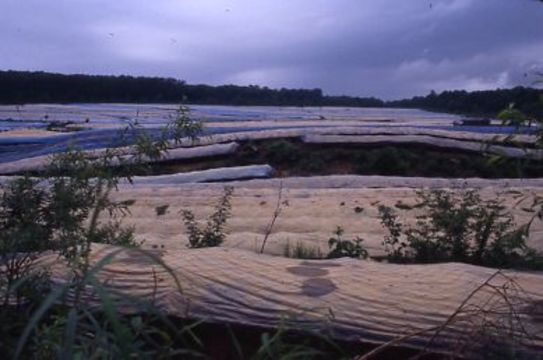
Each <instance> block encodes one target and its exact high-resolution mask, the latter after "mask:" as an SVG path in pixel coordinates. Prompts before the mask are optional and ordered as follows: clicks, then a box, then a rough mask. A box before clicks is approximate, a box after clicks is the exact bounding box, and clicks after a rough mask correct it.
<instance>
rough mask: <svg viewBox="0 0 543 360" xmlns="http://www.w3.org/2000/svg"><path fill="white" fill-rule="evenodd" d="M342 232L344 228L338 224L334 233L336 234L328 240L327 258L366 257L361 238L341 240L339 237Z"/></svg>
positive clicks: (366, 252) (366, 253)
mask: <svg viewBox="0 0 543 360" xmlns="http://www.w3.org/2000/svg"><path fill="white" fill-rule="evenodd" d="M343 233H344V230H343V229H342V228H341V227H340V226H338V227H337V229H336V231H335V233H334V234H335V235H336V236H335V237H332V238H330V240H328V246H329V247H330V252H329V253H328V255H327V256H326V257H327V258H328V259H336V258H341V257H351V258H356V259H366V258H367V257H368V251H367V250H366V248H365V247H364V246H363V245H362V242H363V240H362V239H361V238H358V237H357V238H355V239H354V240H343V239H342V238H341V236H342V235H343Z"/></svg>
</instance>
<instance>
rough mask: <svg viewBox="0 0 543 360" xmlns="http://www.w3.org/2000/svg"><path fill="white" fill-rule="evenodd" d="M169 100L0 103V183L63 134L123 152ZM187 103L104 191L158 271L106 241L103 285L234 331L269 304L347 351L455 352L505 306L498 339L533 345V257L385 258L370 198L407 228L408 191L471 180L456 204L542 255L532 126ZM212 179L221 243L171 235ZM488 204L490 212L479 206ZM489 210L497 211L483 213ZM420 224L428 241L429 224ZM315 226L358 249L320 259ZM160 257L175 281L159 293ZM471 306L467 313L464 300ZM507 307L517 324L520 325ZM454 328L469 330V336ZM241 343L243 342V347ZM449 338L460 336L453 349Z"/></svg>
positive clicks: (167, 280) (263, 322) (84, 145)
mask: <svg viewBox="0 0 543 360" xmlns="http://www.w3.org/2000/svg"><path fill="white" fill-rule="evenodd" d="M175 109H176V107H175V106H174V105H126V104H72V105H26V106H20V107H18V106H0V124H1V126H2V127H3V130H4V131H3V132H1V133H0V175H2V176H0V182H1V183H2V184H8V183H9V182H10V181H12V180H13V179H14V178H16V177H17V176H20V175H22V174H25V173H28V174H31V175H32V176H33V177H37V178H39V177H40V176H43V175H44V171H45V169H47V167H48V165H50V163H51V155H52V154H55V153H62V152H65V151H67V150H69V149H71V148H72V147H77V148H80V149H81V150H84V151H85V153H84V154H85V155H86V156H88V157H89V158H91V159H92V158H96V159H100V156H102V155H103V154H104V153H105V149H106V148H111V147H117V148H118V149H119V150H121V151H122V156H130V154H132V152H133V151H134V149H135V147H134V146H133V145H134V144H136V145H137V141H138V133H143V132H145V133H147V134H150V136H151V138H154V139H156V138H158V137H159V136H160V129H161V127H162V126H164V124H166V123H167V122H168V120H169V119H171V118H172V117H175V116H176V115H175V114H176V113H175ZM190 117H191V118H192V119H197V120H201V121H202V123H203V125H204V130H203V133H202V134H199V136H198V139H196V140H193V141H189V140H188V139H185V140H184V142H181V143H180V144H177V145H175V146H172V147H171V148H170V149H169V151H168V152H166V155H165V157H164V158H162V159H160V158H156V159H154V158H152V157H144V158H143V160H144V162H145V163H147V164H148V165H149V166H147V167H144V168H141V169H138V170H137V171H136V172H135V173H132V174H131V175H133V177H131V178H130V181H127V180H122V181H121V182H120V183H119V185H118V187H117V188H115V190H114V191H111V194H110V199H111V201H113V202H115V203H122V204H129V206H128V211H127V212H126V213H125V214H124V216H123V217H122V223H123V225H126V226H129V227H131V228H133V231H134V237H135V240H136V241H137V242H138V243H140V242H142V245H141V248H142V249H143V250H144V251H148V252H150V253H151V254H153V256H156V257H157V258H159V259H160V260H161V261H162V262H164V264H166V265H167V266H169V268H168V269H171V270H168V271H165V270H164V269H161V268H160V266H157V264H156V263H154V264H153V262H152V261H151V262H149V258H148V257H146V256H145V255H142V253H140V252H138V251H135V250H129V251H126V252H123V253H121V254H117V255H118V256H116V257H115V258H114V259H112V261H111V263H108V264H107V265H106V266H105V267H104V271H103V272H102V273H100V275H99V277H100V279H101V280H104V283H105V284H107V287H109V288H111V289H112V291H120V292H121V293H126V294H130V295H131V296H136V297H138V298H140V299H141V298H144V299H147V298H152V299H153V303H154V304H155V305H157V307H158V308H160V309H161V311H164V312H165V313H166V314H167V315H169V316H173V317H175V318H176V319H180V318H181V319H185V320H186V319H202V320H204V321H205V322H206V323H207V324H211V325H209V326H211V327H212V328H213V329H212V330H209V331H211V332H213V331H218V332H221V330H217V329H216V328H214V326H219V327H220V326H222V325H225V324H226V325H232V326H233V327H234V328H235V329H237V330H236V331H235V332H236V334H237V335H239V336H242V335H243V334H244V331H248V332H251V330H246V329H252V328H253V327H256V328H258V329H260V330H258V331H257V332H263V331H265V330H266V329H272V330H273V329H277V328H281V326H282V325H284V323H283V322H284V321H285V319H286V322H287V324H288V327H289V329H294V330H295V331H301V330H304V331H305V330H309V332H310V333H311V334H313V335H315V333H318V334H320V335H322V334H324V333H326V334H327V336H330V338H331V339H333V340H334V341H338V343H342V344H345V347H346V348H348V349H349V351H351V349H353V348H354V349H355V350H353V352H352V353H351V355H352V354H358V353H359V351H360V349H359V350H358V351H357V346H358V345H357V344H358V343H363V344H364V346H363V348H364V349H365V351H366V350H368V349H371V348H375V347H376V346H378V345H379V344H387V343H388V342H393V343H392V344H391V345H390V347H391V348H393V347H400V349H401V351H403V352H402V354H407V353H409V352H410V351H415V350H425V351H426V350H428V351H429V352H437V353H440V352H443V353H447V354H451V353H453V354H455V356H463V355H466V354H467V355H469V356H472V355H474V354H479V352H480V351H482V349H484V348H485V346H487V345H488V344H490V343H488V344H487V343H486V342H485V341H484V340H483V338H485V337H486V336H487V335H489V333H488V332H485V333H484V334H482V333H479V331H482V329H480V328H479V327H481V326H486V325H487V322H488V323H492V324H493V325H496V324H498V323H499V324H501V323H502V322H503V321H505V320H504V319H505V318H507V319H508V320H511V323H510V324H509V325H508V326H509V327H507V328H506V329H505V330H504V331H509V335H510V336H509V339H511V338H514V339H517V338H522V337H523V336H524V335H526V334H527V333H528V332H529V333H530V334H535V335H534V337H533V338H531V339H530V343H529V344H522V345H523V347H522V351H525V352H526V354H528V355H530V356H532V355H533V354H537V352H538V351H541V349H543V339H541V337H540V334H541V330H542V329H541V316H542V312H541V303H542V301H543V300H542V299H543V285H542V284H543V275H542V273H541V268H537V267H530V268H529V269H530V270H531V271H526V270H527V269H528V264H524V262H523V261H524V260H526V259H520V260H519V259H518V256H517V255H515V254H513V255H511V254H510V253H508V256H513V257H515V262H514V264H521V265H520V266H516V265H514V266H509V265H510V264H513V262H510V263H509V262H507V261H510V260H511V259H510V258H506V259H505V260H507V261H506V262H504V263H503V264H509V265H507V266H503V267H512V268H514V269H512V270H506V271H504V272H503V273H502V272H499V273H496V271H497V269H498V268H501V267H502V266H496V269H493V268H491V266H490V264H491V263H490V262H487V263H481V262H479V263H477V262H476V261H474V260H472V258H471V257H470V258H469V259H468V256H466V257H465V260H466V261H460V260H459V259H460V257H458V258H453V259H452V260H451V259H448V260H447V261H445V262H446V263H445V264H443V263H441V262H442V261H437V260H435V259H434V260H430V261H426V263H425V264H416V265H415V264H402V261H403V262H404V263H405V262H408V263H412V262H416V261H413V259H408V258H407V257H406V258H403V259H402V261H399V262H400V264H391V262H395V260H394V258H393V257H391V256H390V248H389V247H390V245H391V244H392V243H391V242H388V243H387V241H386V239H387V236H390V233H389V231H390V227H389V228H387V227H386V226H384V224H385V220H384V217H383V209H384V207H386V208H388V209H392V210H393V211H394V213H396V214H397V215H398V217H399V218H400V219H401V220H402V222H403V224H404V225H405V226H413V227H415V226H417V222H418V221H420V220H421V219H423V218H424V215H425V214H427V211H430V210H432V209H433V210H435V209H434V208H431V207H430V206H429V205H428V204H429V203H431V199H432V198H431V197H430V198H426V200H425V201H426V202H423V201H422V200H421V199H423V197H421V195H417V192H416V191H417V190H421V189H422V190H424V191H426V196H440V195H435V194H441V193H440V191H444V193H445V194H449V193H450V194H460V195H452V196H459V197H458V198H454V200H455V201H456V200H458V199H460V200H462V199H464V200H462V201H467V200H465V199H466V198H467V197H466V198H461V196H468V195H465V194H467V193H469V192H470V191H473V193H474V194H477V196H480V198H477V200H476V201H475V203H471V205H470V206H471V207H474V206H475V207H476V206H477V205H479V204H483V205H482V206H481V207H480V208H477V209H478V211H480V212H477V213H476V214H475V213H473V214H475V215H474V216H482V217H481V218H477V219H479V220H480V219H484V220H485V221H487V220H488V219H491V220H488V221H491V222H490V224H494V222H496V221H498V222H497V223H496V227H495V228H496V229H498V228H499V229H501V230H492V231H497V232H498V231H503V232H505V231H506V230H508V229H510V228H511V229H512V228H513V226H517V225H518V226H521V225H524V224H527V223H530V224H531V226H530V229H529V233H528V235H527V236H526V237H524V238H522V241H523V243H522V246H518V247H514V250H515V251H524V250H526V249H531V250H533V251H534V252H535V253H540V252H542V251H543V222H542V221H540V220H539V219H537V214H538V211H540V208H539V207H540V206H541V205H540V204H541V199H542V198H543V163H542V161H543V154H542V153H541V150H540V149H538V148H537V145H536V139H535V136H532V135H529V134H520V135H515V140H514V141H512V140H511V139H510V138H508V137H507V136H508V135H509V134H510V133H511V132H512V131H513V130H514V129H513V128H511V127H506V126H500V125H499V124H498V122H494V124H493V125H491V126H488V127H485V126H456V125H454V122H455V121H458V120H460V117H458V116H455V115H448V114H438V113H430V112H425V111H420V110H404V109H355V108H280V107H227V106H190ZM130 124H131V126H132V127H130V128H129V130H130V131H128V132H126V133H125V135H124V136H122V137H121V136H120V135H119V134H120V132H121V131H122V129H124V128H126V127H127V126H128V125H130ZM524 130H525V131H524V132H529V131H531V130H532V129H530V128H528V129H524ZM126 134H128V135H126ZM170 145H171V144H170ZM136 148H137V147H136ZM112 166H114V167H115V171H114V173H115V174H116V176H117V175H123V174H126V173H125V171H126V169H125V168H124V167H123V166H120V162H119V163H113V165H112ZM63 175H69V174H63ZM228 188H232V195H231V198H228V205H231V210H230V208H228V211H226V212H225V214H227V215H224V218H225V223H224V224H223V225H224V226H223V227H221V228H220V233H221V234H220V235H221V236H222V235H224V236H225V238H224V242H222V243H220V246H219V247H213V248H206V249H190V248H188V247H189V245H191V236H193V234H194V233H193V232H191V230H190V226H189V225H190V222H188V221H187V215H186V214H187V211H188V212H189V213H190V214H191V215H192V216H193V220H194V221H195V223H196V224H197V226H204V225H205V224H206V222H207V223H208V224H209V223H210V222H213V221H215V220H209V219H210V215H212V214H213V213H214V212H215V211H217V208H218V207H220V206H221V205H220V204H221V198H222V199H224V197H225V196H226V195H225V189H228ZM226 191H227V190H226ZM428 194H434V195H428ZM428 199H430V200H428ZM441 200H443V199H441ZM223 201H224V200H223ZM470 201H471V200H470ZM453 205H454V206H452V207H449V208H445V209H441V211H451V210H454V209H456V208H455V206H456V205H457V203H454V202H453ZM453 208H454V209H453ZM492 209H497V211H498V212H497V213H496V214H498V215H496V216H495V217H484V216H485V215H484V214H486V213H484V211H490V210H492ZM464 210H465V209H464ZM183 211H185V212H183ZM481 212H483V213H484V214H483V215H481ZM451 214H452V213H450V214H449V215H447V216H452V215H451ZM473 214H472V215H473ZM492 216H494V215H492ZM112 219H113V220H116V219H117V218H114V217H112V215H111V214H110V213H108V212H105V211H104V212H102V214H101V216H100V219H99V221H100V222H103V223H105V222H107V221H110V220H112ZM501 219H508V220H507V221H509V220H510V222H507V221H505V220H504V222H503V223H499V221H501ZM434 225H435V224H434V223H432V226H434ZM470 226H471V225H470ZM500 226H503V229H502V228H500ZM492 229H494V228H492ZM419 230H420V229H419ZM438 230H439V229H438ZM425 231H427V232H426V233H424V234H426V235H428V234H429V235H428V236H430V235H431V236H435V237H436V238H439V236H440V235H439V234H440V231H441V230H439V231H437V230H436V231H434V232H432V230H428V229H427V228H426V230H425ZM445 231H447V229H445ZM474 231H476V230H474ZM489 231H490V230H489ZM481 233H483V232H482V231H481V232H478V233H477V234H481ZM406 234H407V237H406V238H407V239H409V233H406ZM411 234H413V233H411ZM200 235H201V234H200ZM215 235H217V234H215ZM502 235H503V234H502ZM477 236H478V235H477ZM330 239H335V240H338V241H336V242H335V244H336V246H337V244H344V245H345V246H347V247H349V246H351V245H353V244H355V243H357V244H359V245H360V244H362V245H361V246H363V249H364V251H365V252H367V255H368V256H367V258H366V256H362V255H360V254H363V252H359V253H357V254H358V255H357V256H347V257H344V256H338V258H334V257H333V256H330V254H332V253H333V250H334V249H333V246H334V241H331V240H330ZM357 239H359V240H362V241H359V242H357V241H358V240H357ZM343 240H347V243H343V242H342V241H343ZM498 240H501V238H496V241H498ZM405 241H407V240H405ZM524 242H525V244H524ZM396 245H397V244H396ZM353 246H354V245H353ZM397 246H399V245H397ZM349 249H350V248H349ZM358 249H360V248H358ZM336 250H337V249H336ZM351 250H352V249H351ZM498 250H501V249H498ZM114 252H115V248H112V247H110V246H108V245H103V244H93V246H92V263H99V262H100V259H102V258H104V256H105V257H107V254H111V253H114ZM468 252H469V251H468ZM350 254H351V255H352V253H350ZM523 254H524V253H523ZM530 254H531V253H530ZM469 255H470V256H471V253H470V254H469ZM327 256H328V257H329V258H327V259H325V258H326V257H327ZM521 257H522V256H521ZM364 258H365V259H364ZM396 260H397V259H396ZM40 261H41V264H49V265H50V266H51V269H52V274H53V277H54V279H55V281H57V282H60V283H62V282H63V281H67V280H66V279H65V277H66V275H65V273H66V264H65V263H62V262H58V261H56V258H55V257H54V256H51V255H46V256H45V257H43V259H42V260H40ZM396 262H398V261H396ZM438 263H439V264H438ZM537 264H539V263H537ZM481 265H485V266H481ZM529 265H530V266H532V265H531V264H529ZM534 266H535V265H534ZM534 269H535V270H534ZM171 272H173V273H174V274H175V275H177V276H178V278H179V279H180V283H181V287H183V288H184V289H185V291H184V292H182V293H179V292H177V291H176V289H175V287H176V282H175V281H173V280H172V279H171V275H172V274H171ZM481 289H482V290H481ZM496 289H498V290H499V291H502V289H506V290H503V291H505V293H503V292H499V294H500V296H501V295H504V294H505V295H504V296H501V297H500V296H496V292H493V290H496ZM479 290H480V291H479ZM513 290H514V293H511V291H513ZM507 291H510V292H509V293H508V292H507ZM521 293H522V294H524V293H527V294H529V297H528V298H524V297H523V296H520V295H519V294H521ZM509 296H511V297H512V298H514V300H515V301H514V302H513V303H510V302H509V300H510V299H509ZM90 297H91V298H92V296H90ZM504 304H505V305H504ZM121 307H122V306H121ZM468 307H469V309H468ZM475 308H478V309H479V310H480V312H476V315H474V310H473V309H475ZM128 309H129V306H127V307H126V309H125V310H126V311H127V312H128V313H130V311H129V310H128ZM464 312H465V313H464ZM481 313H484V319H480V318H479V317H480V315H481ZM459 314H461V315H462V316H460V315H459ZM517 317H518V318H517ZM507 319H506V320H507ZM453 320H454V321H453ZM521 320H522V321H521ZM517 321H519V323H518V324H517V323H516V322H517ZM513 322H514V324H513ZM520 322H522V326H526V327H522V331H521V330H519V329H520V326H521V323H520ZM213 324H215V325H213ZM217 324H220V325H217ZM440 324H442V325H440ZM440 326H441V327H440ZM244 329H245V330H244ZM436 329H439V330H436ZM501 330H503V329H501V328H500V331H501ZM470 331H473V332H474V333H476V336H475V335H473V333H472V334H471V335H470V333H469V332H470ZM409 334H412V335H411V336H408V337H406V338H405V339H403V337H405V336H406V335H409ZM494 335H495V334H494ZM501 335H502V334H501V333H500V336H501ZM206 336H209V334H208V335H205V333H204V335H203V338H204V340H206ZM470 336H472V339H471V340H473V338H475V337H477V340H476V341H474V342H475V343H476V346H475V345H474V344H473V343H471V342H470V341H468V340H470V339H469V338H470ZM219 338H220V341H221V342H224V341H226V340H225V339H224V336H223V337H221V336H219ZM495 340H496V339H495V338H493V341H495ZM207 341H209V339H207ZM254 341H257V340H255V339H254V338H252V339H251V340H248V343H247V344H242V348H243V349H244V350H247V351H248V349H250V348H252V346H253V344H252V342H254ZM396 342H397V343H396ZM468 343H469V344H468ZM524 345H526V346H524ZM221 346H226V347H228V345H224V344H223V345H221ZM488 346H491V345H488ZM515 346H516V344H515ZM458 347H462V349H464V350H465V349H469V350H466V352H465V353H463V352H459V351H458V352H455V351H457V348H458ZM519 348H520V347H519ZM493 349H494V348H493ZM498 350H500V351H501V350H503V349H501V348H499V349H498ZM390 351H392V350H390ZM394 351H396V350H394ZM388 354H389V356H392V355H390V354H393V353H388ZM534 356H535V355H534ZM227 357H228V355H224V358H227Z"/></svg>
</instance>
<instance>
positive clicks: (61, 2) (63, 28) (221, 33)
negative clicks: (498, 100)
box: [0, 0, 543, 99]
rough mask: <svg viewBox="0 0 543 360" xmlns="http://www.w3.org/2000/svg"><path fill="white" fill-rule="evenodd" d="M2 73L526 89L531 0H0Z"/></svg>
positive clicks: (540, 24)
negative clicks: (519, 87) (36, 72)
mask: <svg viewBox="0 0 543 360" xmlns="http://www.w3.org/2000/svg"><path fill="white" fill-rule="evenodd" d="M0 70H41V71H51V72H60V73H84V74H103V75H120V74H127V75H138V76H139V75H143V76H164V77H174V78H178V79H182V80H185V81H187V82H188V83H191V84H196V83H204V84H210V85H222V84H238V85H250V84H252V85H261V86H268V87H273V88H280V87H288V88H321V89H323V91H324V92H325V94H330V95H343V94H345V95H352V96H376V97H380V98H383V99H398V98H405V97H411V96H415V95H426V94H428V93H429V92H430V91H431V90H435V91H437V92H440V91H443V90H452V89H465V90H482V89H494V88H505V87H512V86H517V85H525V86H526V85H531V84H533V81H534V80H535V79H536V76H535V73H536V72H538V71H543V2H540V1H536V0H288V1H287V0H152V1H151V0H52V1H51V0H0Z"/></svg>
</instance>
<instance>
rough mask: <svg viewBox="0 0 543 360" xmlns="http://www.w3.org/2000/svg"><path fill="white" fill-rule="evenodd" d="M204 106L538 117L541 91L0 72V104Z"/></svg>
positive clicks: (541, 108) (542, 100) (542, 108)
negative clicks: (347, 92)
mask: <svg viewBox="0 0 543 360" xmlns="http://www.w3.org/2000/svg"><path fill="white" fill-rule="evenodd" d="M182 99H185V101H186V102H187V103H190V104H203V105H262V106H268V105H275V106H353V107H403V108H420V109H426V110H433V111H442V112H451V113H460V114H468V115H481V116H495V115H496V114H497V113H498V112H499V111H501V110H503V109H505V108H507V107H508V106H509V105H510V104H514V105H515V107H516V108H517V109H519V110H520V111H522V112H523V113H525V114H527V115H528V116H532V117H537V118H542V117H543V90H541V89H535V88H529V87H515V88H512V89H497V90H487V91H474V92H467V91H465V90H454V91H443V92H441V93H439V94H438V93H436V92H434V91H432V92H431V93H430V94H429V95H427V96H415V97H413V98H410V99H403V100H395V101H383V100H380V99H377V98H374V97H354V96H330V95H324V94H323V92H322V90H321V89H285V88H281V89H271V88H268V87H261V86H256V85H249V86H238V85H222V86H210V85H203V84H201V85H192V84H187V83H186V82H185V81H183V80H178V79H173V78H160V77H134V76H126V75H121V76H104V75H64V74H56V73H47V72H29V71H0V103H2V104H26V103H74V102H82V103H92V102H106V103H107V102H109V103H111V102H123V103H171V102H176V103H177V102H179V101H180V100H182Z"/></svg>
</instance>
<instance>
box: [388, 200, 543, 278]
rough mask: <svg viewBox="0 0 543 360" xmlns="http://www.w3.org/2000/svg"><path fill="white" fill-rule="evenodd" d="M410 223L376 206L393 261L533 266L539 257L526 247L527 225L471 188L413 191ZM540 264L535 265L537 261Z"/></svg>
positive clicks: (389, 255) (389, 210)
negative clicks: (417, 212)
mask: <svg viewBox="0 0 543 360" xmlns="http://www.w3.org/2000/svg"><path fill="white" fill-rule="evenodd" d="M417 197H418V200H419V205H418V206H417V207H420V209H421V210H422V211H423V215H421V216H418V220H417V222H416V224H415V225H414V226H409V227H408V226H405V225H404V224H402V223H401V222H400V221H399V220H398V216H397V214H396V213H395V212H394V210H393V209H391V208H389V207H385V206H380V207H379V213H380V216H381V223H382V225H383V226H384V227H385V228H386V229H387V230H388V235H387V236H386V237H385V239H384V242H383V243H384V246H385V250H386V252H387V254H388V258H389V260H391V261H394V262H416V263H432V262H443V261H459V262H467V263H472V264H477V265H485V266H495V267H534V266H535V267H537V266H540V265H541V263H540V260H539V259H540V257H539V255H538V254H537V253H536V252H535V251H534V250H533V249H530V248H529V247H528V246H527V245H526V238H527V227H526V226H522V227H518V228H517V227H516V225H515V223H514V221H513V217H512V215H511V214H510V213H507V212H505V211H504V209H505V208H504V206H503V204H502V201H500V200H498V199H492V200H482V199H481V197H480V196H479V194H478V193H477V192H476V191H475V190H465V191H461V192H458V193H453V192H450V191H444V190H432V191H429V192H425V191H418V192H417ZM538 264H539V265H538Z"/></svg>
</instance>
